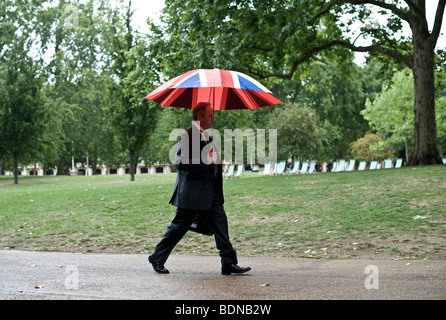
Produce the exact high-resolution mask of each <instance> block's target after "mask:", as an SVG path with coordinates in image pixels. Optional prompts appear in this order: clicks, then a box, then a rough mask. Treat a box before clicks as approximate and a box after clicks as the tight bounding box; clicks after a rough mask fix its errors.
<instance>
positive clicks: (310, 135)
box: [269, 104, 325, 160]
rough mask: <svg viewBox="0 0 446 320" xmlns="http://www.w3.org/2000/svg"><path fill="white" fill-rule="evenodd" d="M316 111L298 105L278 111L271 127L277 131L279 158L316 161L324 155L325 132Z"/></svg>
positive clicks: (286, 106)
mask: <svg viewBox="0 0 446 320" xmlns="http://www.w3.org/2000/svg"><path fill="white" fill-rule="evenodd" d="M317 123H318V121H317V117H316V114H315V112H314V110H312V109H310V108H308V107H303V106H300V105H296V104H290V105H285V106H283V107H281V108H280V109H278V110H276V111H275V113H274V115H273V117H272V119H271V120H270V124H269V127H270V128H272V129H277V149H278V150H277V153H278V154H277V157H278V159H282V160H288V158H290V157H292V158H294V159H299V160H314V159H319V158H318V157H319V156H320V155H321V154H322V148H323V146H322V137H323V136H324V134H325V132H324V130H323V129H322V128H321V127H319V126H318V124H317Z"/></svg>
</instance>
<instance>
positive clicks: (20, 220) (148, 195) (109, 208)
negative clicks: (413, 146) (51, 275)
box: [0, 166, 446, 259]
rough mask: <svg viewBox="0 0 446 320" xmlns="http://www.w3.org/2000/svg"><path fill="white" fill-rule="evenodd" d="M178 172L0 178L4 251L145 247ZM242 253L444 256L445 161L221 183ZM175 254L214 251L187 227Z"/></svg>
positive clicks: (162, 220) (164, 218) (166, 210)
mask: <svg viewBox="0 0 446 320" xmlns="http://www.w3.org/2000/svg"><path fill="white" fill-rule="evenodd" d="M175 178H176V175H175V174H155V175H139V176H136V181H135V182H130V181H129V180H130V179H129V177H128V176H93V177H20V179H19V184H18V185H14V184H13V179H12V177H5V176H1V177H0V249H5V248H10V249H25V250H54V251H73V252H122V253H136V252H144V253H150V252H151V251H152V250H153V247H154V246H155V245H156V243H157V242H158V240H159V239H160V237H161V236H162V235H163V233H164V231H165V229H166V227H167V226H168V224H169V223H170V221H171V219H172V218H173V216H174V212H175V207H173V206H171V205H169V204H168V201H169V199H170V196H171V194H172V190H173V186H174V183H175ZM224 188H225V201H226V202H225V209H226V212H227V214H228V219H229V228H230V236H231V241H232V243H233V245H234V247H235V248H236V250H237V251H238V254H239V255H240V256H248V255H256V256H282V257H312V258H361V257H368V258H373V257H375V258H411V259H423V258H428V259H445V258H446V251H445V249H446V241H445V238H446V237H445V236H446V229H445V223H446V206H445V203H446V201H445V194H446V167H445V166H428V167H417V168H402V169H387V170H375V171H361V172H358V171H355V172H340V173H315V174H311V175H302V174H301V175H282V176H269V177H263V176H260V175H259V174H258V173H245V175H244V178H242V179H233V180H225V182H224ZM174 253H181V254H212V255H217V254H218V252H217V250H216V249H215V243H214V240H213V237H207V236H202V235H198V234H195V233H192V232H189V233H188V234H187V235H186V237H185V238H184V239H183V240H182V241H181V242H180V243H179V244H178V246H177V247H176V248H175V250H174Z"/></svg>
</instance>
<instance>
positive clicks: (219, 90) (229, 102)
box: [146, 69, 282, 110]
mask: <svg viewBox="0 0 446 320" xmlns="http://www.w3.org/2000/svg"><path fill="white" fill-rule="evenodd" d="M146 99H149V100H153V101H155V102H158V103H159V104H161V105H162V106H165V107H168V106H172V107H180V108H193V107H194V106H196V105H197V103H199V102H209V103H210V104H212V106H213V109H214V110H234V109H257V108H260V107H265V106H271V105H274V104H279V103H282V102H281V101H280V100H279V99H277V98H276V97H275V96H274V95H273V94H272V93H271V91H269V90H268V89H267V88H266V87H264V86H263V85H262V84H261V83H260V82H258V81H256V80H254V79H253V78H251V77H250V76H248V75H246V74H243V73H241V72H237V71H229V70H221V69H196V70H191V71H188V72H186V73H184V74H182V75H179V76H177V77H175V78H172V79H170V80H169V81H167V82H165V83H164V84H162V85H161V86H159V87H158V88H156V89H155V90H154V91H152V92H151V93H150V94H149V95H148V96H146Z"/></svg>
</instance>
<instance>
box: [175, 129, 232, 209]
mask: <svg viewBox="0 0 446 320" xmlns="http://www.w3.org/2000/svg"><path fill="white" fill-rule="evenodd" d="M194 139H195V142H194ZM194 144H195V146H194ZM211 147H212V146H211V145H208V142H206V141H202V139H201V133H200V131H199V129H198V128H197V127H196V126H195V125H192V126H191V127H189V128H188V129H187V130H185V131H184V133H183V134H182V135H181V136H180V138H179V141H178V145H177V153H176V158H175V166H176V168H177V169H178V174H177V180H176V182H175V188H174V191H173V195H172V198H171V199H170V202H169V203H171V204H172V205H174V206H176V207H179V208H183V209H191V210H208V209H210V208H211V206H212V202H213V196H214V192H216V193H217V195H218V196H219V198H220V200H221V202H222V203H224V197H223V178H222V166H221V163H220V161H218V164H206V163H205V162H203V159H206V156H205V154H207V153H208V151H209V150H210V148H211ZM203 149H204V151H203ZM202 151H203V152H204V156H203V159H201V158H202V157H201V152H202ZM218 156H219V155H218ZM215 167H216V168H215ZM215 171H216V174H215Z"/></svg>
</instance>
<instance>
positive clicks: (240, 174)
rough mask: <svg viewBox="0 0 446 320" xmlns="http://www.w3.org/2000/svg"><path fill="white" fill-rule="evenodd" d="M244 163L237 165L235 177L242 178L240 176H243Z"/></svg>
mask: <svg viewBox="0 0 446 320" xmlns="http://www.w3.org/2000/svg"><path fill="white" fill-rule="evenodd" d="M243 167H244V166H243V164H239V165H238V166H237V172H236V173H235V174H234V178H240V177H242V178H243Z"/></svg>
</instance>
